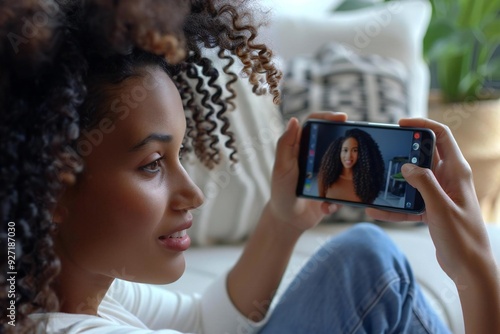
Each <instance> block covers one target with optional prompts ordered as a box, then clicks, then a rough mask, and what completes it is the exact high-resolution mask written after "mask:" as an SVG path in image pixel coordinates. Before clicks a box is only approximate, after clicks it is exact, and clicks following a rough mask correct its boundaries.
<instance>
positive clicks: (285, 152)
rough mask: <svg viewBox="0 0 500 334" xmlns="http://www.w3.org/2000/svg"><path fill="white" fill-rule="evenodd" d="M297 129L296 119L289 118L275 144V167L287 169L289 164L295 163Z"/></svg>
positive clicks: (297, 138) (297, 140) (297, 139)
mask: <svg viewBox="0 0 500 334" xmlns="http://www.w3.org/2000/svg"><path fill="white" fill-rule="evenodd" d="M299 130H300V127H299V123H298V121H297V119H296V118H291V119H290V121H288V124H287V127H286V130H285V132H284V133H283V134H282V135H281V137H280V139H279V140H278V144H277V146H276V160H275V169H277V170H283V169H285V170H288V169H289V168H290V166H293V164H296V159H297V154H298V148H299V147H298V146H299V140H300V134H299Z"/></svg>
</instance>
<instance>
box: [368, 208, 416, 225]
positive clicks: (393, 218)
mask: <svg viewBox="0 0 500 334" xmlns="http://www.w3.org/2000/svg"><path fill="white" fill-rule="evenodd" d="M365 212H366V214H367V215H368V216H370V217H372V218H373V219H377V220H382V221H387V222H401V221H412V222H421V221H424V218H423V215H412V214H407V213H400V212H391V211H383V210H379V209H374V208H367V209H366V210H365Z"/></svg>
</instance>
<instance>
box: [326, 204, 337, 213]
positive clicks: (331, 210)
mask: <svg viewBox="0 0 500 334" xmlns="http://www.w3.org/2000/svg"><path fill="white" fill-rule="evenodd" d="M335 210H337V204H335V203H332V204H330V205H329V206H328V211H329V212H330V213H333V212H334V211H335Z"/></svg>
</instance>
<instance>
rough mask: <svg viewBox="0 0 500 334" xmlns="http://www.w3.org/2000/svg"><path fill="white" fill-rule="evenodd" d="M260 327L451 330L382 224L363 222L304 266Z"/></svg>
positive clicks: (348, 330) (314, 330)
mask: <svg viewBox="0 0 500 334" xmlns="http://www.w3.org/2000/svg"><path fill="white" fill-rule="evenodd" d="M261 333H265V334H267V333H272V334H277V333H287V334H293V333H308V334H309V333H314V334H320V333H335V334H337V333H338V334H344V333H357V334H358V333H376V334H379V333H450V332H449V330H448V329H447V328H446V326H445V325H444V324H443V323H442V322H441V321H440V319H439V317H438V316H437V315H436V314H435V312H434V311H433V310H432V308H431V307H430V306H429V305H428V304H427V302H426V301H425V299H424V296H423V295H422V292H421V290H420V288H419V287H418V286H417V284H416V282H415V279H414V277H413V274H412V271H411V268H410V266H409V264H408V262H407V260H406V258H405V257H404V255H403V254H402V253H401V251H399V250H398V248H397V247H396V246H395V245H394V243H393V242H392V241H391V240H390V239H389V237H388V236H387V235H386V234H385V233H384V232H383V231H382V230H381V229H380V228H378V227H376V226H375V225H372V224H368V223H361V224H357V225H355V227H353V228H351V229H349V230H348V231H346V232H343V233H341V234H339V235H338V236H336V237H334V238H332V239H331V240H330V241H328V242H327V243H326V244H325V245H324V246H323V247H322V248H321V249H320V250H319V251H318V252H317V253H316V254H315V255H314V256H313V257H312V258H311V259H310V260H309V261H308V262H307V263H306V265H305V266H304V267H303V268H302V270H301V271H300V272H299V274H298V275H297V276H296V277H295V279H294V280H293V281H292V283H291V284H290V286H289V287H288V288H287V290H286V291H285V293H284V294H283V296H282V297H281V299H280V301H279V302H278V304H277V305H276V307H275V309H274V311H273V313H272V315H271V317H270V319H269V322H268V323H267V325H266V326H265V327H264V328H263V329H262V330H261Z"/></svg>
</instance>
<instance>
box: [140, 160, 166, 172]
mask: <svg viewBox="0 0 500 334" xmlns="http://www.w3.org/2000/svg"><path fill="white" fill-rule="evenodd" d="M162 160H163V157H160V158H158V159H156V160H155V161H153V162H151V163H149V164H147V165H145V166H142V167H141V169H142V170H143V171H145V172H148V173H158V172H159V171H160V168H161V165H162Z"/></svg>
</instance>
